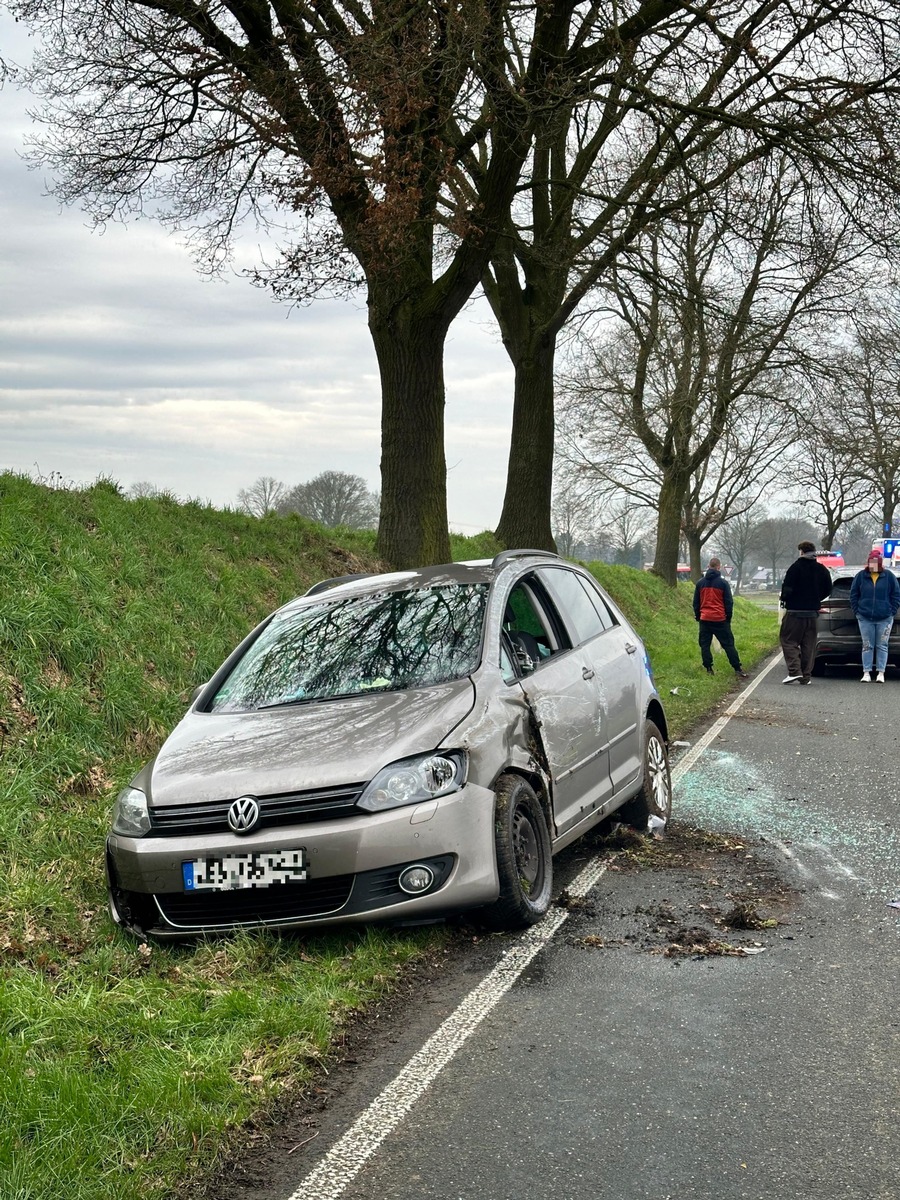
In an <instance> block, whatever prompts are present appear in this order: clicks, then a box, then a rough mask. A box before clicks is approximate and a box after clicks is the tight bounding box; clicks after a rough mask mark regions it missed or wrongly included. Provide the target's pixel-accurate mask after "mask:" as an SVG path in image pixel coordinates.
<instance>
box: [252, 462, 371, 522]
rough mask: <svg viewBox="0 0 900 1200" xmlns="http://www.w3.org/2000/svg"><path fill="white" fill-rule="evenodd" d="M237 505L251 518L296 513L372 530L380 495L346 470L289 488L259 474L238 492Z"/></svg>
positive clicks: (328, 473)
mask: <svg viewBox="0 0 900 1200" xmlns="http://www.w3.org/2000/svg"><path fill="white" fill-rule="evenodd" d="M238 504H239V506H240V508H241V509H242V510H243V511H244V512H246V513H249V514H250V515H251V516H254V517H265V516H268V515H269V514H270V513H277V514H279V515H281V516H284V515H286V514H287V513H298V514H299V515H300V516H301V517H306V518H307V519H308V520H310V521H318V523H319V524H320V525H325V526H327V527H328V528H329V529H335V528H337V526H339V525H341V526H344V527H345V528H347V529H375V528H376V527H377V525H378V509H379V497H378V494H377V492H371V491H369V488H368V485H367V483H366V481H365V479H363V478H362V476H360V475H350V474H348V473H347V472H345V471H322V472H321V474H319V475H316V476H315V478H313V479H310V480H308V481H307V482H306V483H298V484H295V486H294V487H288V486H287V485H286V484H284V483H281V482H279V480H277V479H274V478H273V477H272V476H271V475H260V476H259V478H258V479H256V480H255V481H254V482H253V483H252V484H250V486H249V487H247V488H241V490H240V491H239V492H238Z"/></svg>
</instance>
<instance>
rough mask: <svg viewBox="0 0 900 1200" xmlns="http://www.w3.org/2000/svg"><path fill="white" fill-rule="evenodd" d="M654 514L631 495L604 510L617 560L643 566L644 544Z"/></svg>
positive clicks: (606, 524) (604, 522) (605, 524)
mask: <svg viewBox="0 0 900 1200" xmlns="http://www.w3.org/2000/svg"><path fill="white" fill-rule="evenodd" d="M651 521H652V514H651V513H649V512H648V511H647V509H646V508H642V507H641V506H640V505H639V504H636V503H635V502H634V500H632V499H631V497H629V496H622V497H620V498H619V499H618V500H615V501H613V502H612V503H610V504H609V505H607V507H606V508H605V509H604V511H603V524H604V527H605V528H606V530H607V531H608V533H609V539H610V542H611V544H612V546H613V548H614V550H615V561H616V562H620V563H626V564H627V565H628V566H631V567H640V566H643V562H642V558H643V544H644V541H645V539H646V538H647V535H648V533H650V531H651V529H652V524H651Z"/></svg>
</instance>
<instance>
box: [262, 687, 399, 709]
mask: <svg viewBox="0 0 900 1200" xmlns="http://www.w3.org/2000/svg"><path fill="white" fill-rule="evenodd" d="M387 690H388V689H387V688H380V689H378V691H387ZM372 694H373V689H372V688H367V689H366V690H365V691H360V692H337V693H336V694H335V695H334V696H295V697H294V698H293V699H292V700H276V701H275V702H274V703H273V704H260V705H259V707H258V708H256V709H254V710H253V711H255V712H262V711H263V710H264V709H266V708H293V707H294V706H296V705H298V704H326V703H327V702H328V701H329V700H352V699H353V697H354V696H371V695H372ZM375 694H377V692H376V693H375Z"/></svg>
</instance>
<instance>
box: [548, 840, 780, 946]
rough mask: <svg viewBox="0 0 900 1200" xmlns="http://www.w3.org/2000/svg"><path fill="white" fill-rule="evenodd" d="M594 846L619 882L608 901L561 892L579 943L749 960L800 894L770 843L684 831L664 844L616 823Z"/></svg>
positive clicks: (607, 891)
mask: <svg viewBox="0 0 900 1200" xmlns="http://www.w3.org/2000/svg"><path fill="white" fill-rule="evenodd" d="M593 849H594V850H595V851H597V852H600V853H608V854H609V856H610V863H609V866H608V868H607V870H608V872H610V873H611V874H614V875H615V876H616V877H617V883H616V886H615V888H606V889H601V893H602V895H603V897H604V900H603V901H599V900H596V899H592V900H591V901H589V902H588V903H587V904H579V903H578V902H573V901H572V900H571V898H569V897H568V895H567V894H566V893H565V892H563V893H562V894H561V895H560V897H559V898H558V900H557V903H558V904H562V905H564V906H565V907H566V908H568V909H569V910H570V912H571V921H570V926H569V928H568V938H569V941H570V943H572V944H579V945H582V946H585V947H587V948H594V949H605V950H609V949H613V948H616V947H630V948H631V949H636V950H642V951H646V952H649V953H651V954H663V955H665V956H666V957H668V958H674V959H685V958H687V959H690V958H696V959H700V958H709V957H711V956H729V957H747V956H750V955H753V954H757V953H759V952H760V950H761V949H763V948H765V941H764V940H763V939H764V937H765V936H766V935H768V936H773V935H776V936H784V933H783V932H782V933H780V934H778V933H777V931H779V930H781V929H782V927H783V926H787V925H789V924H790V920H791V913H792V911H793V909H794V907H795V902H796V894H795V893H794V892H793V891H792V890H791V889H790V888H789V887H788V886H787V884H786V883H785V881H784V879H783V878H782V877H781V875H780V874H779V872H778V870H777V869H776V867H775V866H774V865H773V863H772V862H770V861H769V859H768V856H767V853H766V847H765V845H764V844H763V843H754V842H752V841H750V840H748V839H747V838H741V837H737V836H733V835H723V834H714V833H710V832H708V831H706V830H700V829H692V828H690V827H687V826H680V825H677V824H676V825H673V826H672V827H671V828H670V830H669V831H668V832H667V834H666V836H665V837H664V838H650V837H644V836H641V835H640V834H637V833H635V832H634V831H633V830H630V829H628V828H626V827H624V826H619V828H618V829H617V830H616V831H614V833H613V834H611V835H610V836H609V837H606V838H603V839H600V838H597V839H594V843H593ZM629 902H630V903H629Z"/></svg>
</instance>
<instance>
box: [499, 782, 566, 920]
mask: <svg viewBox="0 0 900 1200" xmlns="http://www.w3.org/2000/svg"><path fill="white" fill-rule="evenodd" d="M495 795H496V797H497V802H496V807H495V810H494V844H495V849H496V854H497V874H498V875H499V877H500V895H499V897H498V898H497V900H496V901H495V902H494V903H493V904H491V905H490V906H489V907H487V908H485V910H484V913H483V917H484V923H485V924H486V925H487V926H488V927H489V928H491V929H524V928H526V927H527V926H529V925H535V924H536V923H537V922H538V921H540V919H541V917H543V916H544V914H545V913H546V912H547V909H548V908H549V907H550V895H551V892H552V889H553V859H552V857H551V853H550V834H549V833H548V831H547V821H546V819H545V817H544V810H543V809H542V808H541V803H540V801H539V800H538V798H537V796H536V795H535V792H534V789H533V788H532V786H531V784H529V783H527V782H526V781H525V780H524V779H520V778H519V777H518V776H517V775H504V776H503V777H502V778H501V779H500V780H499V781H498V783H497V786H496V788H495Z"/></svg>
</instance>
